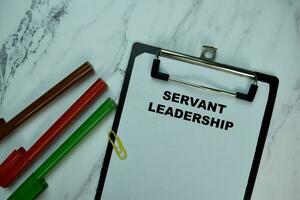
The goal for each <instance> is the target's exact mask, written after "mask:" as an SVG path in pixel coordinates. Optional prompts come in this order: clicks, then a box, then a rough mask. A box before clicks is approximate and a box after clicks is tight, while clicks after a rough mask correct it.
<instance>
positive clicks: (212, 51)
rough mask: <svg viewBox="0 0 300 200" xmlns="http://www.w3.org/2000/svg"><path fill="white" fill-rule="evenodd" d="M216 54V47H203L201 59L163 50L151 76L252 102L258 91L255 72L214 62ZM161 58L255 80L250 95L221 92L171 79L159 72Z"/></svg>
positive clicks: (154, 64) (158, 55)
mask: <svg viewBox="0 0 300 200" xmlns="http://www.w3.org/2000/svg"><path fill="white" fill-rule="evenodd" d="M216 52H217V49H216V48H215V47H211V46H203V48H202V53H201V56H200V58H197V57H194V56H189V55H185V54H181V53H177V52H173V51H169V50H164V49H161V50H160V51H159V52H158V54H157V55H156V58H155V59H154V60H153V65H152V70H151V76H152V77H153V78H157V79H161V80H165V81H173V82H176V83H179V84H184V85H188V86H191V87H196V88H201V89H206V90H210V91H214V92H218V93H222V94H226V95H229V96H232V97H235V98H238V99H242V100H245V101H249V102H252V101H253V99H254V97H255V94H256V92H257V89H258V86H257V78H256V74H255V72H252V71H249V70H245V69H240V68H237V67H233V66H229V65H225V64H221V63H217V62H214V60H215V57H216ZM160 56H161V57H166V58H171V59H175V60H178V61H182V62H186V63H190V64H194V65H199V66H202V67H206V68H210V69H214V70H218V71H222V72H226V73H230V74H233V75H237V76H242V77H246V78H249V79H251V80H253V83H252V84H251V85H250V87H249V90H248V93H246V94H245V93H241V92H231V91H226V90H221V89H218V88H214V87H209V86H205V85H201V84H197V83H192V82H188V81H185V80H182V79H177V78H175V77H171V76H170V75H169V74H166V73H162V72H160V71H159V64H160V60H159V57H160Z"/></svg>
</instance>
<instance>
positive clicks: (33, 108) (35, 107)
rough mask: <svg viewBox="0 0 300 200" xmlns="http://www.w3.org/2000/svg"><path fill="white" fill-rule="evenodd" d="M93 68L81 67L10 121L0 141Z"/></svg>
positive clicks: (1, 133) (85, 64) (4, 127)
mask: <svg viewBox="0 0 300 200" xmlns="http://www.w3.org/2000/svg"><path fill="white" fill-rule="evenodd" d="M93 71H94V70H93V68H92V66H91V64H89V63H88V62H86V63H84V64H83V65H81V66H80V67H79V68H77V69H76V70H75V71H73V72H72V73H71V74H69V75H68V76H67V77H65V78H64V79H63V80H61V81H60V82H59V83H57V84H56V85H55V86H53V87H52V88H51V89H50V90H48V91H47V92H46V93H45V94H43V95H42V96H40V97H39V98H38V99H36V100H35V101H34V102H33V103H31V104H30V105H29V106H27V107H26V108H25V109H23V110H22V111H21V112H20V113H19V114H17V115H16V116H15V117H13V118H12V119H11V120H9V121H8V122H7V123H6V124H5V126H3V128H2V130H0V140H1V139H2V138H4V137H5V136H6V135H8V134H9V133H10V132H11V131H13V130H14V129H15V128H17V127H18V126H19V125H20V124H21V123H22V122H24V121H25V120H27V119H28V118H29V117H31V116H32V115H33V114H35V113H36V112H37V111H39V110H40V109H41V108H43V107H44V106H46V105H47V104H49V103H50V102H51V101H52V100H53V99H55V98H56V97H57V96H58V95H59V94H61V93H63V92H64V91H66V90H67V89H68V88H70V87H71V86H72V85H74V84H75V83H76V82H78V81H80V80H81V79H83V78H84V77H86V76H88V75H90V74H92V72H93Z"/></svg>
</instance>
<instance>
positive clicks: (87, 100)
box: [27, 79, 107, 160]
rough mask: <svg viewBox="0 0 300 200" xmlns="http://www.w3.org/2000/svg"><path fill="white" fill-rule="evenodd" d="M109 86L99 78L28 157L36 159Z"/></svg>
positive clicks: (42, 138)
mask: <svg viewBox="0 0 300 200" xmlns="http://www.w3.org/2000/svg"><path fill="white" fill-rule="evenodd" d="M106 88H107V86H106V84H105V82H104V81H103V80H101V79H98V80H97V81H96V82H95V83H93V85H91V86H90V87H89V88H88V89H87V91H86V92H85V93H84V94H83V95H82V96H81V97H79V99H78V100H77V101H76V102H75V103H74V104H73V105H72V106H71V107H70V108H69V109H68V110H67V111H66V112H65V113H64V114H63V115H62V116H61V117H60V118H59V119H58V120H57V121H56V122H55V123H54V124H53V125H52V126H51V127H50V128H49V129H48V130H47V131H46V132H45V133H44V134H43V135H42V137H40V138H39V140H37V141H36V142H35V143H34V145H32V147H31V148H30V149H29V150H28V152H27V153H28V154H27V155H28V159H29V160H33V159H35V158H36V157H37V156H38V155H39V154H40V153H41V152H42V151H43V150H44V149H45V148H46V147H47V146H48V145H49V144H50V143H51V142H52V141H53V140H54V139H55V138H56V137H57V136H58V135H59V134H60V133H62V131H63V130H64V129H65V128H66V127H67V126H68V125H70V124H71V122H72V121H73V120H74V119H75V118H76V117H77V116H79V114H80V113H81V112H82V111H83V110H84V109H86V108H87V107H88V106H89V105H90V104H91V103H92V102H93V101H94V100H95V99H96V98H97V97H98V96H99V95H101V94H102V93H103V92H104V91H105V90H106Z"/></svg>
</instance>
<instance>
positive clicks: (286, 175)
mask: <svg viewBox="0 0 300 200" xmlns="http://www.w3.org/2000/svg"><path fill="white" fill-rule="evenodd" d="M0 27H1V28H0V116H1V117H4V118H5V119H7V120H8V119H10V118H11V117H13V116H14V115H15V114H16V113H18V112H19V111H20V110H21V109H22V108H23V107H25V106H26V105H28V104H29V103H30V102H32V101H33V100H34V99H35V98H36V97H38V96H39V95H41V94H42V93H43V92H45V91H46V90H47V89H48V88H50V87H51V86H52V85H54V84H55V83H56V82H58V81H59V80H60V79H62V78H63V77H64V76H65V75H67V74H68V73H69V72H71V71H72V70H73V69H75V68H76V67H77V66H79V65H80V64H82V63H83V62H85V61H87V60H88V61H89V62H90V63H91V64H92V65H93V66H94V68H95V70H96V72H97V73H96V75H94V76H93V77H91V78H89V79H88V80H86V81H85V82H83V84H80V85H77V86H76V87H74V88H72V89H71V90H70V91H69V92H68V95H65V96H63V97H61V98H59V99H58V100H57V101H56V103H54V104H51V105H50V106H48V107H47V108H46V109H44V110H43V112H40V113H39V114H37V115H36V116H35V117H34V118H33V119H32V120H30V123H26V124H24V125H22V127H20V128H19V129H18V130H17V131H15V133H14V134H12V135H11V136H9V137H7V138H6V139H5V140H2V141H0V160H1V161H2V160H4V159H5V158H6V156H7V155H8V154H9V153H10V152H11V151H12V150H13V149H15V148H18V147H19V146H24V147H25V148H28V147H30V146H31V144H32V141H33V140H35V139H36V138H38V137H39V136H40V135H41V133H42V132H43V131H45V130H46V129H47V128H48V127H49V126H50V125H51V124H52V123H53V122H54V121H55V120H56V119H57V118H58V117H59V116H60V115H61V114H62V113H63V111H64V110H65V109H66V108H68V106H69V104H70V102H73V101H74V100H75V99H76V98H78V97H79V96H80V94H81V93H82V92H83V91H84V90H85V89H86V88H88V86H89V85H90V84H91V83H92V82H93V81H94V80H95V79H96V77H97V76H100V77H102V78H104V79H105V80H106V81H107V83H108V85H109V86H110V89H109V91H108V92H107V93H106V94H105V96H112V97H113V98H114V99H116V100H117V99H118V95H119V92H120V88H121V85H122V81H123V77H124V70H125V69H126V66H127V62H128V58H129V53H130V50H131V46H132V44H133V43H134V42H136V41H138V42H143V43H147V44H151V45H155V46H160V47H163V48H166V49H170V50H174V51H178V52H184V53H186V54H190V55H195V56H198V55H200V51H201V46H202V45H203V44H208V45H213V46H215V47H218V57H217V60H218V61H219V62H223V63H227V64H231V65H236V66H243V67H244V68H247V69H250V70H257V71H261V72H265V73H269V74H273V75H276V76H278V77H279V79H280V85H279V91H278V96H277V100H276V104H275V108H274V113H273V118H272V123H271V126H270V130H269V136H268V138H267V141H266V146H265V150H264V154H263V158H262V162H261V165H260V170H259V173H258V177H257V182H256V185H255V189H254V191H253V198H252V199H258V200H282V199H288V200H297V199H300V171H299V170H300V159H299V154H300V134H299V130H300V123H299V119H300V112H299V111H300V73H299V63H300V1H298V0H265V1H259V0H253V1H246V0H244V1H239V0H228V1H217V0H210V1H209V0H194V1H191V0H187V1H182V0H176V1H171V0H152V1H146V0H144V1H138V0H102V1H99V0H87V1H81V0H61V1H58V0H53V1H52V0H51V1H49V0H48V1H47V0H32V1H31V0H23V1H21V2H20V1H17V0H0ZM104 98H105V97H101V98H100V99H99V100H98V103H97V104H99V103H100V102H102V101H103V100H104ZM97 104H95V105H93V106H92V107H91V108H90V109H88V111H87V112H85V114H84V115H82V116H81V117H80V118H79V119H78V120H77V121H78V122H77V123H75V124H74V125H72V126H71V127H70V128H69V129H68V131H67V132H66V133H65V134H64V135H62V137H60V138H59V140H58V141H57V142H55V144H54V145H52V147H51V148H50V149H48V150H47V151H46V152H45V153H44V154H43V156H42V157H41V159H39V160H38V161H37V162H35V164H34V165H33V166H31V167H30V168H29V169H28V170H27V172H26V173H25V174H24V175H23V176H21V177H20V178H19V179H18V181H17V182H16V183H15V184H13V185H12V186H11V187H10V188H7V189H0V199H5V198H6V197H8V196H9V195H10V194H11V192H13V191H14V190H15V189H16V187H17V186H18V185H19V184H20V183H21V182H22V181H23V180H24V179H25V178H26V177H28V175H30V174H31V172H32V171H33V170H34V169H36V168H37V166H39V165H40V164H41V162H42V161H43V160H45V159H46V158H47V157H48V156H49V155H50V154H51V152H53V150H54V149H55V148H56V147H57V146H58V145H59V144H61V143H62V142H63V141H64V139H65V138H66V137H68V136H69V135H70V134H71V133H72V131H73V130H75V129H76V127H77V126H78V124H79V123H80V122H81V121H82V120H83V119H85V118H86V117H87V116H88V115H89V114H90V113H91V112H92V111H93V110H94V109H95V108H96V106H97ZM112 121H113V115H111V116H110V118H109V119H108V120H107V121H106V122H105V123H103V126H99V127H98V128H97V129H96V130H94V131H93V132H92V133H91V134H90V135H89V136H88V137H87V138H85V139H84V141H82V142H81V143H80V144H79V145H78V147H77V148H76V149H75V150H74V151H72V152H71V153H70V155H69V156H68V157H67V158H66V159H64V160H63V161H62V162H61V163H60V164H59V167H57V168H56V169H55V170H53V171H52V172H51V173H50V174H49V175H48V176H47V177H46V180H47V182H48V184H49V188H48V189H47V190H46V191H45V192H44V193H43V194H42V195H40V197H39V199H93V198H94V194H95V188H96V187H97V182H98V178H99V173H100V169H101V165H102V159H103V156H104V153H105V148H106V143H107V140H106V134H105V133H106V131H107V130H108V129H109V128H110V126H111V124H112ZM116 192H117V191H116Z"/></svg>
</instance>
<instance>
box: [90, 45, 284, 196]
mask: <svg viewBox="0 0 300 200" xmlns="http://www.w3.org/2000/svg"><path fill="white" fill-rule="evenodd" d="M207 48H209V47H207ZM207 48H206V49H204V50H203V52H202V56H201V58H197V57H192V56H188V55H185V54H181V53H177V52H172V51H168V50H164V49H161V48H159V47H154V46H150V45H146V44H142V43H134V44H133V47H132V51H131V55H130V58H129V62H128V67H127V70H126V74H125V79H124V82H123V86H122V91H121V94H120V99H119V104H118V108H117V111H116V115H115V119H114V122H113V126H112V131H114V132H115V133H118V128H119V125H120V119H121V116H122V112H123V109H124V102H125V100H126V96H127V92H128V86H129V83H130V79H131V75H132V71H133V67H134V63H135V60H136V58H137V57H138V56H139V55H141V54H143V53H147V54H151V55H153V56H154V61H153V64H152V67H151V75H152V78H154V79H160V80H161V81H162V82H164V81H167V80H169V79H171V75H169V74H168V73H163V72H161V71H160V68H159V63H160V61H159V57H161V56H165V57H168V58H170V59H175V60H178V61H180V62H188V63H190V64H199V63H200V65H206V67H207V66H208V68H211V66H213V67H216V68H217V69H220V70H221V71H225V72H229V73H232V71H233V73H235V72H238V73H242V75H243V74H246V76H247V74H248V75H249V74H250V76H253V80H254V83H255V84H251V85H250V87H249V90H248V92H245V93H241V92H236V93H231V92H228V91H224V90H220V89H216V88H210V87H206V86H203V85H197V84H195V85H193V84H192V83H190V82H184V81H182V82H180V80H178V79H175V80H174V82H177V83H179V84H185V85H189V86H193V87H204V89H209V90H210V89H211V90H216V92H221V93H222V92H223V93H224V92H225V93H226V92H228V93H230V94H231V95H233V96H234V97H236V98H239V99H241V100H243V101H248V102H252V101H253V99H254V97H255V95H256V90H257V86H256V83H257V82H262V83H265V84H267V85H268V87H269V91H268V94H267V95H266V96H267V99H266V104H265V109H264V110H263V112H262V113H263V115H262V121H261V125H260V129H259V133H258V138H257V144H256V147H255V153H254V155H253V160H252V164H251V167H250V172H249V175H248V178H247V184H246V188H245V191H244V195H243V199H244V200H248V199H251V194H252V191H253V188H254V184H255V179H256V176H257V173H258V169H259V164H260V160H261V156H262V153H263V149H264V145H265V141H266V137H267V133H268V129H269V125H270V121H271V116H272V112H273V108H274V103H275V98H276V93H277V89H278V84H279V80H278V78H277V77H275V76H271V75H267V74H264V73H260V72H251V71H248V70H244V69H240V68H237V67H233V66H228V65H224V64H220V63H217V62H214V56H215V52H214V50H215V49H213V48H211V49H207ZM208 50H212V57H211V58H206V57H205V53H206V51H208ZM162 54H165V55H162ZM173 56H178V57H173ZM188 59H190V60H189V61H187V60H188ZM238 75H240V74H238ZM122 137H126V135H124V136H122ZM114 139H115V138H112V140H113V141H114ZM125 147H126V143H125ZM112 151H113V147H112V145H111V143H108V146H107V150H106V154H105V157H104V161H103V166H102V169H101V173H100V179H99V183H98V187H97V191H96V196H95V199H101V196H102V194H103V190H104V186H105V181H106V177H107V172H108V170H109V167H110V161H111V156H112ZM129 156H130V152H129ZM124 187H126V186H124ZM187 187H188V186H187ZM115 192H116V193H118V191H115Z"/></svg>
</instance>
